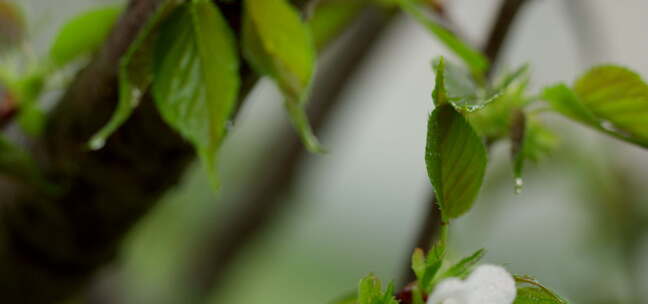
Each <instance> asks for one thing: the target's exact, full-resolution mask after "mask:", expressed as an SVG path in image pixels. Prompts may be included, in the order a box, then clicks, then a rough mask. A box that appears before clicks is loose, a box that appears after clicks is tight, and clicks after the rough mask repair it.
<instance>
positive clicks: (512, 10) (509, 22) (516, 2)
mask: <svg viewBox="0 0 648 304" xmlns="http://www.w3.org/2000/svg"><path fill="white" fill-rule="evenodd" d="M527 2H528V1H527V0H503V1H502V3H501V4H500V8H499V11H498V12H497V16H496V17H495V22H494V23H493V26H492V27H491V31H490V34H489V35H488V40H487V42H486V46H484V54H486V57H487V58H488V60H489V61H490V62H491V65H490V68H489V70H488V74H489V75H491V74H492V73H493V71H494V70H495V67H496V65H497V64H498V63H499V57H500V55H501V54H502V47H503V46H504V43H505V42H506V41H507V39H508V36H509V33H510V31H511V28H512V27H513V23H514V22H515V18H516V17H517V16H518V15H519V12H520V10H521V9H522V6H523V5H524V4H525V3H527Z"/></svg>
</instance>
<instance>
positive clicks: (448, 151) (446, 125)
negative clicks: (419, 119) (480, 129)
mask: <svg viewBox="0 0 648 304" xmlns="http://www.w3.org/2000/svg"><path fill="white" fill-rule="evenodd" d="M425 162H426V164H427V171H428V176H429V177H430V181H431V182H432V185H433V186H434V190H435V193H436V195H437V199H438V202H439V206H440V208H441V211H442V217H443V219H444V220H448V219H452V218H456V217H459V216H461V215H462V214H464V213H465V212H467V211H468V210H469V209H470V208H471V207H472V205H473V203H474V201H475V198H476V197H477V194H478V192H479V188H480V187H481V184H482V182H483V179H484V173H485V171H486V162H487V154H486V148H485V147H484V144H483V143H482V140H481V138H479V136H478V135H477V133H475V131H474V130H473V128H472V127H471V126H470V124H469V123H468V121H466V119H465V118H464V117H463V116H462V115H461V114H459V113H458V112H457V111H456V110H455V109H454V108H453V107H452V106H451V105H450V104H444V105H441V106H439V107H437V108H436V109H434V112H432V114H431V115H430V118H429V120H428V135H427V144H426V149H425Z"/></svg>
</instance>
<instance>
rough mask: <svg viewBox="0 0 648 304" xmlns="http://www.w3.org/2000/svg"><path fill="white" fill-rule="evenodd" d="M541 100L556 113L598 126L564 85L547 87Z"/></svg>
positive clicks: (572, 92) (590, 113) (576, 97)
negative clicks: (545, 101) (546, 102)
mask: <svg viewBox="0 0 648 304" xmlns="http://www.w3.org/2000/svg"><path fill="white" fill-rule="evenodd" d="M542 96H543V99H545V100H547V101H548V102H549V104H550V105H551V106H552V107H553V109H554V110H556V111H557V112H559V113H561V114H563V115H565V116H567V117H569V118H571V119H574V120H577V121H580V122H582V123H585V124H589V125H592V126H598V125H599V119H598V118H597V117H596V116H594V114H593V113H592V112H590V110H589V109H588V108H587V107H585V105H583V104H582V103H581V101H580V100H579V98H578V96H577V95H576V93H575V92H574V91H572V89H570V88H569V87H567V86H566V85H564V84H558V85H554V86H551V87H547V88H545V89H544V90H543V92H542Z"/></svg>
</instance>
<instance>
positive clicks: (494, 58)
mask: <svg viewBox="0 0 648 304" xmlns="http://www.w3.org/2000/svg"><path fill="white" fill-rule="evenodd" d="M525 2H526V0H503V1H502V4H501V6H500V9H499V12H498V13H497V17H496V18H495V23H494V24H493V27H492V29H491V32H490V35H489V37H488V40H487V42H486V45H485V46H484V48H483V52H484V53H485V54H486V56H487V57H488V59H489V61H490V63H491V65H490V66H489V70H488V71H487V74H488V75H489V76H492V74H493V70H494V69H495V66H496V64H497V62H498V60H499V58H500V53H501V50H502V46H503V44H504V42H505V41H506V39H507V37H508V34H509V32H510V28H511V26H512V24H513V20H514V19H515V17H516V16H517V15H518V13H519V11H520V9H521V8H522V5H523V4H524V3H525ZM425 208H426V210H427V211H426V214H425V216H424V218H423V223H421V226H420V228H419V230H418V232H417V236H416V239H415V242H414V246H413V247H411V248H409V249H410V251H408V253H407V259H406V261H405V263H404V264H405V265H404V267H403V272H402V275H401V280H400V286H401V287H405V286H406V285H407V284H408V283H409V282H412V281H414V280H416V277H415V276H414V273H413V272H412V270H411V266H410V254H411V252H412V251H413V250H414V249H415V248H421V249H423V250H425V251H428V250H430V248H431V246H432V243H433V242H434V241H435V240H436V239H437V237H438V234H439V231H440V229H441V225H442V224H443V223H442V221H441V212H440V210H439V206H438V204H437V202H436V196H435V195H434V191H431V192H430V195H429V198H428V200H427V204H426V207H425Z"/></svg>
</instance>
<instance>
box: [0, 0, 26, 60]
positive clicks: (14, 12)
mask: <svg viewBox="0 0 648 304" xmlns="http://www.w3.org/2000/svg"><path fill="white" fill-rule="evenodd" d="M25 27H26V26H25V19H24V18H23V15H22V13H21V12H20V10H19V9H18V7H17V6H16V5H15V4H13V3H10V2H7V1H2V0H0V54H2V53H3V52H6V51H9V50H11V49H15V48H16V47H17V46H18V45H19V44H20V42H22V41H23V39H24V37H25Z"/></svg>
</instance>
